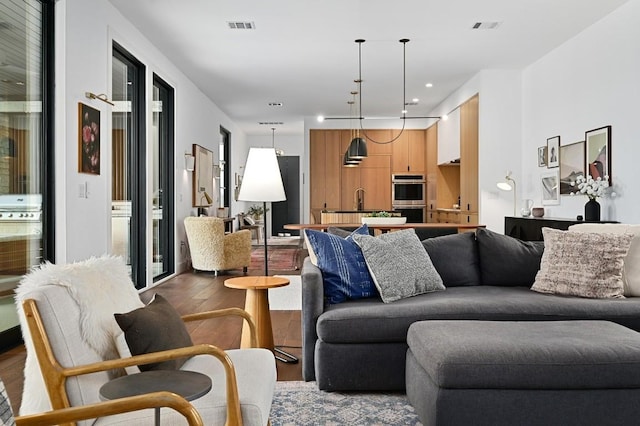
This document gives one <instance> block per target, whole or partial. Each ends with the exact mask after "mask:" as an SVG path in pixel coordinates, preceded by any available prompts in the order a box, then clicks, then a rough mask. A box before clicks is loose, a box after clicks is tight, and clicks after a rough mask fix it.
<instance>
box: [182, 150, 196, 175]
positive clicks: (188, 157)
mask: <svg viewBox="0 0 640 426" xmlns="http://www.w3.org/2000/svg"><path fill="white" fill-rule="evenodd" d="M195 168H196V157H194V156H193V154H191V153H190V152H185V153H184V169H185V170H186V171H188V172H192V171H193V170H194V169H195Z"/></svg>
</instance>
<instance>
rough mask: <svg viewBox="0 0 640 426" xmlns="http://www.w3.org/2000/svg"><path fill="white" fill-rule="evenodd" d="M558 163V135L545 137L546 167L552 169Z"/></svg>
mask: <svg viewBox="0 0 640 426" xmlns="http://www.w3.org/2000/svg"><path fill="white" fill-rule="evenodd" d="M559 165H560V136H554V137H552V138H549V139H547V167H548V168H550V169H552V168H554V167H558V166H559Z"/></svg>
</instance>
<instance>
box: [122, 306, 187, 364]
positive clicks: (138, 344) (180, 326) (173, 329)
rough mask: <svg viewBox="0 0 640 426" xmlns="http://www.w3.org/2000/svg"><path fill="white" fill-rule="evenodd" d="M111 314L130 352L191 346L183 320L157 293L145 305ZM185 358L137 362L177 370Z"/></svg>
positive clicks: (135, 353)
mask: <svg viewBox="0 0 640 426" xmlns="http://www.w3.org/2000/svg"><path fill="white" fill-rule="evenodd" d="M114 317H115V319H116V322H117V323H118V325H119V326H120V328H121V329H122V331H124V337H125V340H126V341H127V346H129V350H130V351H131V355H141V354H146V353H151V352H159V351H164V350H168V349H176V348H184V347H186V346H193V342H192V341H191V336H190V335H189V332H188V331H187V328H186V327H185V325H184V321H182V318H180V315H179V314H178V312H177V311H176V310H175V309H174V308H173V306H171V304H169V302H167V300H166V299H165V298H164V297H162V296H160V295H159V294H156V295H155V296H154V298H153V300H152V301H151V302H150V303H149V304H148V305H147V306H145V307H142V308H138V309H135V310H133V311H131V312H128V313H126V314H114ZM185 361H187V358H178V359H170V360H168V361H163V362H157V363H153V364H145V365H140V366H139V368H140V370H141V371H149V370H179V369H180V367H182V364H184V363H185Z"/></svg>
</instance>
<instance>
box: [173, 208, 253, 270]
mask: <svg viewBox="0 0 640 426" xmlns="http://www.w3.org/2000/svg"><path fill="white" fill-rule="evenodd" d="M184 229H185V231H186V233H187V240H188V241H189V250H190V252H191V263H192V265H193V269H195V270H199V271H214V272H215V273H216V274H217V273H218V272H219V271H224V270H227V269H237V268H242V270H243V272H245V273H246V272H247V269H248V268H249V265H250V264H251V233H250V232H249V231H247V230H242V231H238V232H232V233H231V234H225V233H224V221H223V220H222V219H220V218H217V217H206V216H201V217H192V216H189V217H186V218H185V219H184Z"/></svg>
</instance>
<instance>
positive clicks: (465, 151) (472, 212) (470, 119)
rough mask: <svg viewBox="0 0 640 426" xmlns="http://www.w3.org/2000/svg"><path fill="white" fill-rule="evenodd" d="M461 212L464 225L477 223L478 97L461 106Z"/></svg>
mask: <svg viewBox="0 0 640 426" xmlns="http://www.w3.org/2000/svg"><path fill="white" fill-rule="evenodd" d="M460 210H461V211H462V219H463V221H464V223H477V220H478V219H477V216H478V95H476V96H474V97H472V98H471V99H469V100H468V101H467V102H465V103H464V104H462V105H461V106H460ZM474 219H475V222H471V221H473V220H474ZM467 221H469V222H467Z"/></svg>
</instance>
